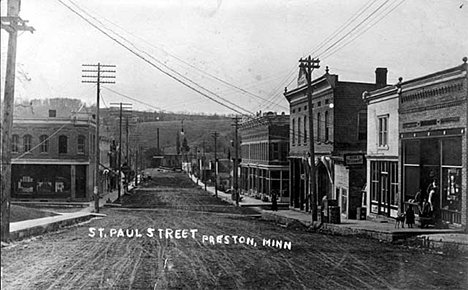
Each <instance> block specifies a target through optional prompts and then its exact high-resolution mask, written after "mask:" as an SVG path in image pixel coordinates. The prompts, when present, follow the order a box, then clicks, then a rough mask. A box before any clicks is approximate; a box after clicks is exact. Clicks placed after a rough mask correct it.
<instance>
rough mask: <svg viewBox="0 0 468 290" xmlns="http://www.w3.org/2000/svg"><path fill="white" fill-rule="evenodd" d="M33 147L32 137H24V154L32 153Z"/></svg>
mask: <svg viewBox="0 0 468 290" xmlns="http://www.w3.org/2000/svg"><path fill="white" fill-rule="evenodd" d="M31 145H32V137H31V135H24V136H23V149H24V152H28V151H31Z"/></svg>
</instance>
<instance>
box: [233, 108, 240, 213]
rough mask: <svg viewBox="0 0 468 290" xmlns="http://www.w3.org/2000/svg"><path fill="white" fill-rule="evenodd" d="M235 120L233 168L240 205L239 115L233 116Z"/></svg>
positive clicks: (234, 185)
mask: <svg viewBox="0 0 468 290" xmlns="http://www.w3.org/2000/svg"><path fill="white" fill-rule="evenodd" d="M233 120H234V124H233V126H234V129H235V132H234V148H235V154H234V168H233V175H234V184H233V187H234V193H235V195H236V196H235V198H236V205H237V206H239V176H238V169H237V167H238V164H237V162H238V161H239V156H238V154H239V142H238V141H237V135H238V133H237V132H238V130H239V120H240V118H239V117H235V118H233Z"/></svg>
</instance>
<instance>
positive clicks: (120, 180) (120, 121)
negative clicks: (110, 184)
mask: <svg viewBox="0 0 468 290" xmlns="http://www.w3.org/2000/svg"><path fill="white" fill-rule="evenodd" d="M115 105H119V164H118V166H119V167H118V168H119V178H118V179H117V180H118V183H119V184H118V186H117V188H118V194H117V200H118V201H119V202H122V201H121V200H120V198H121V196H122V115H123V110H124V106H126V108H129V106H131V105H132V104H128V103H111V106H115Z"/></svg>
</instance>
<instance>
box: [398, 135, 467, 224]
mask: <svg viewBox="0 0 468 290" xmlns="http://www.w3.org/2000/svg"><path fill="white" fill-rule="evenodd" d="M462 136H464V129H449V130H438V131H431V132H419V133H415V134H402V156H403V176H402V177H403V182H402V186H403V189H404V201H408V200H410V199H414V198H415V195H416V193H417V192H420V195H421V196H422V198H423V199H424V198H426V199H427V198H429V196H428V194H429V193H428V187H429V185H430V184H431V183H432V182H433V181H435V182H436V185H437V189H436V191H435V192H436V193H435V195H434V196H432V200H431V201H430V202H432V204H433V206H434V213H435V215H436V218H438V219H440V220H442V221H444V222H447V223H450V224H461V223H462V220H461V216H462V199H463V198H464V197H463V195H462V179H463V178H464V177H463V176H462V175H463V174H462V169H463V166H462ZM465 197H466V196H465Z"/></svg>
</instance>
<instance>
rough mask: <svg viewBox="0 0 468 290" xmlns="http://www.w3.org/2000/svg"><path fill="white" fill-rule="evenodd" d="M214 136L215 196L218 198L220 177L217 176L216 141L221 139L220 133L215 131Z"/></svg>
mask: <svg viewBox="0 0 468 290" xmlns="http://www.w3.org/2000/svg"><path fill="white" fill-rule="evenodd" d="M212 136H213V139H214V159H215V161H214V178H215V195H216V197H218V175H217V173H216V171H217V170H218V159H217V156H216V145H217V143H216V141H217V139H218V137H219V133H218V132H216V131H215V132H214V133H213V135H212Z"/></svg>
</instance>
